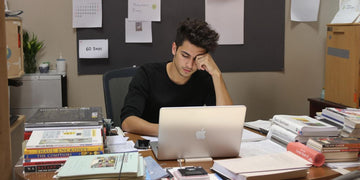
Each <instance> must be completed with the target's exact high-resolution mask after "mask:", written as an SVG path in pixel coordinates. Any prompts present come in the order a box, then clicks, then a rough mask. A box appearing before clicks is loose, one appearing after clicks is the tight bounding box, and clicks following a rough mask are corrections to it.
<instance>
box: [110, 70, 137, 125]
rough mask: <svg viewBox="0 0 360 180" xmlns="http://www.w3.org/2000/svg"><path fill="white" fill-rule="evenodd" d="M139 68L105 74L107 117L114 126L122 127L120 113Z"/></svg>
mask: <svg viewBox="0 0 360 180" xmlns="http://www.w3.org/2000/svg"><path fill="white" fill-rule="evenodd" d="M137 68H138V67H136V66H133V67H126V68H122V69H115V70H111V71H108V72H105V73H104V76H103V88H104V98H105V108H106V117H107V118H108V119H111V120H112V122H113V124H114V126H120V113H121V108H122V107H123V105H124V100H125V97H126V94H127V92H128V89H129V87H128V86H129V84H130V81H131V79H132V77H133V76H134V74H135V72H136V70H137Z"/></svg>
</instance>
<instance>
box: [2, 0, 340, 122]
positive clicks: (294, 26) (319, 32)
mask: <svg viewBox="0 0 360 180" xmlns="http://www.w3.org/2000/svg"><path fill="white" fill-rule="evenodd" d="M290 2H291V1H290V0H286V12H285V13H286V16H285V19H284V21H285V70H284V71H283V72H240V73H224V78H225V81H226V84H227V87H228V89H229V91H230V95H231V96H232V98H233V100H234V103H235V104H245V105H246V106H247V107H248V113H247V117H246V120H247V121H251V120H256V119H269V118H271V117H272V116H273V115H274V114H280V113H282V114H308V113H309V110H308V109H309V103H308V101H307V98H310V97H319V96H320V92H321V89H322V87H323V85H324V71H325V70H324V67H325V43H326V24H328V23H329V22H330V21H331V19H332V18H333V17H334V15H335V13H336V11H337V9H338V0H322V1H321V5H320V12H319V21H318V22H312V23H298V22H291V21H290V19H289V18H290ZM9 8H10V9H13V10H16V9H21V10H24V14H23V15H22V17H23V24H24V29H25V30H27V31H29V32H34V33H35V34H37V35H38V36H39V38H40V39H41V40H44V41H45V44H46V47H45V48H44V49H43V51H41V53H40V56H39V62H41V61H50V62H51V63H52V64H55V60H56V58H57V57H58V56H59V53H60V52H62V55H63V57H64V58H66V59H67V73H68V98H69V99H68V101H69V106H102V107H104V98H103V91H102V76H101V75H82V76H79V75H77V61H76V56H77V55H76V32H75V30H74V29H73V28H72V19H71V18H72V1H71V0H56V1H55V0H31V1H29V0H9ZM265 20H266V17H264V21H265ZM259 23H261V22H259ZM174 33H175V32H174ZM264 33H266V32H264ZM239 60H240V61H241V59H239ZM52 67H53V66H52ZM53 68H54V67H53ZM103 110H104V112H105V109H103Z"/></svg>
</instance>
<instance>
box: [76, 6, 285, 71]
mask: <svg viewBox="0 0 360 180" xmlns="http://www.w3.org/2000/svg"><path fill="white" fill-rule="evenodd" d="M224 2H226V1H224ZM102 6H103V27H102V28H78V29H77V44H78V42H79V40H85V39H108V41H109V58H108V59H79V58H78V60H77V61H78V74H79V75H86V74H103V73H104V72H106V71H109V70H112V69H117V68H123V67H130V66H133V65H137V66H139V65H142V64H144V63H149V62H164V61H170V60H172V53H171V44H172V42H173V41H174V39H175V34H176V28H177V26H178V25H179V22H181V21H183V20H185V19H186V18H188V17H189V18H200V19H205V0H161V22H152V35H153V37H152V39H153V42H152V43H125V18H127V8H128V4H127V0H103V1H102ZM244 7H245V8H244V13H245V14H244V44H243V45H220V46H219V47H218V48H217V49H216V51H215V52H214V53H213V54H212V55H213V58H214V59H215V61H216V63H217V65H218V66H219V68H220V70H221V71H222V72H252V71H283V70H284V24H285V1H283V0H280V1H279V0H245V6H244ZM219 16H221V14H219ZM77 57H79V56H77Z"/></svg>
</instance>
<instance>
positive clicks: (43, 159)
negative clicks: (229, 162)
mask: <svg viewBox="0 0 360 180" xmlns="http://www.w3.org/2000/svg"><path fill="white" fill-rule="evenodd" d="M103 153H104V143H103V137H102V132H101V128H95V129H68V130H43V131H33V132H32V134H31V136H30V138H29V140H28V142H27V144H26V147H25V149H24V159H23V167H24V171H25V172H44V171H55V170H57V169H58V168H60V167H61V165H62V164H64V162H65V161H66V160H67V158H68V157H70V156H80V155H93V154H103Z"/></svg>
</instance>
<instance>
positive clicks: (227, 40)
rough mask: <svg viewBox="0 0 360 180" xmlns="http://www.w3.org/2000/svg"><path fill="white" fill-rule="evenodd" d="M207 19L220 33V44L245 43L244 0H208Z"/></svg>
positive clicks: (206, 4) (206, 3)
mask: <svg viewBox="0 0 360 180" xmlns="http://www.w3.org/2000/svg"><path fill="white" fill-rule="evenodd" d="M205 20H206V22H207V23H209V24H210V25H211V27H212V28H214V29H215V30H216V31H217V32H218V33H219V34H220V38H219V44H221V45H234V44H244V0H226V1H224V0H206V1H205Z"/></svg>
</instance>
